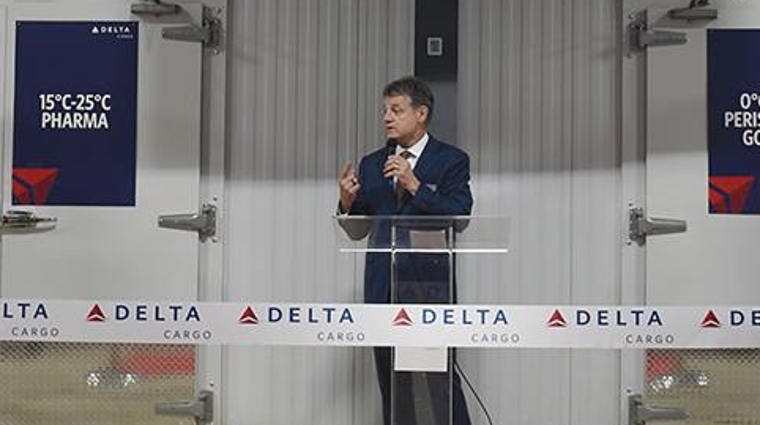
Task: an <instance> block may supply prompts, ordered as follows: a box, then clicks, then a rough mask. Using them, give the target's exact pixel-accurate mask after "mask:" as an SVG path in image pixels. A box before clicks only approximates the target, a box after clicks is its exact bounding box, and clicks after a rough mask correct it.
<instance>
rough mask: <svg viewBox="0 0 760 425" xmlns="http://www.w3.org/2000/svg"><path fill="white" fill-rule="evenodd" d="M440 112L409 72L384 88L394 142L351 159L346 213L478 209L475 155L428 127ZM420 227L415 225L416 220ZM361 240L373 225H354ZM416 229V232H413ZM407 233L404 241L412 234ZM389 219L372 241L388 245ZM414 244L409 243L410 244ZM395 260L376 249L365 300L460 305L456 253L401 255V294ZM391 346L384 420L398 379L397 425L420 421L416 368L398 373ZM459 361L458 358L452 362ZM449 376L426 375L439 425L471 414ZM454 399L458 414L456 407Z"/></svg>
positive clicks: (461, 423)
mask: <svg viewBox="0 0 760 425" xmlns="http://www.w3.org/2000/svg"><path fill="white" fill-rule="evenodd" d="M432 114H433V94H432V92H431V91H430V89H429V88H428V86H427V84H425V83H424V82H423V81H422V80H420V79H418V78H415V77H404V78H401V79H399V80H396V81H393V82H391V83H389V84H388V85H387V86H386V87H385V89H384V90H383V121H384V124H385V131H386V135H387V137H388V143H387V144H386V146H384V147H382V148H380V149H378V150H376V151H374V152H372V153H370V154H369V155H367V156H365V157H364V158H362V160H361V163H360V164H359V170H358V172H357V171H356V170H355V169H354V168H353V166H352V164H351V163H347V164H346V165H345V166H344V167H343V169H342V170H341V172H340V178H339V187H340V206H339V208H340V211H341V213H343V214H351V215H367V216H393V215H405V216H408V215H420V216H425V215H428V216H441V215H469V214H470V212H471V211H472V194H471V192H470V164H469V157H468V156H467V154H466V153H465V152H463V151H462V150H460V149H458V148H456V147H454V146H452V145H449V144H446V143H444V142H442V141H439V140H437V139H435V138H434V137H432V136H430V135H429V134H428V132H427V127H428V124H429V122H430V119H431V118H432ZM411 226H414V225H411ZM346 230H347V232H348V233H349V235H350V236H352V237H354V238H359V237H363V236H365V235H366V233H367V232H368V231H369V229H363V230H359V233H358V234H357V231H356V229H348V228H347V229H346ZM407 230H408V229H407ZM409 234H410V232H409V231H400V232H399V233H398V234H397V238H400V239H404V238H408V237H409ZM389 242H390V229H389V224H388V222H381V223H380V224H377V225H376V226H375V228H374V229H372V231H371V233H370V240H369V244H370V246H387V244H388V243H389ZM407 242H408V241H407ZM390 270H391V258H390V254H387V253H368V254H367V256H366V266H365V270H364V298H365V302H367V303H389V302H390V301H391V299H393V301H395V302H402V303H403V302H406V303H414V302H427V303H450V302H455V298H456V294H455V293H451V291H450V289H449V274H450V273H449V272H450V269H449V263H448V257H447V256H446V255H441V254H420V253H415V254H397V256H396V278H397V279H396V280H397V282H398V287H397V288H396V291H395V292H396V294H393V295H392V294H391V285H390V280H391V275H390V273H391V272H390ZM391 361H392V355H391V350H390V349H389V348H375V364H376V367H377V374H378V380H379V384H380V391H381V393H382V396H383V418H384V420H385V424H386V425H390V421H391V412H390V409H391V398H392V396H391V379H392V376H393V379H395V386H394V388H395V392H396V394H395V396H394V397H393V405H394V406H393V416H394V418H395V419H394V422H395V423H394V424H393V425H396V424H401V423H404V424H405V425H406V424H414V423H416V422H415V413H414V412H415V405H414V397H413V396H412V393H411V391H412V390H411V387H412V383H411V380H412V376H411V374H409V373H396V374H395V376H394V374H392V370H391V369H392V364H391ZM451 364H453V362H452V363H451ZM446 378H447V374H440V373H428V374H426V379H427V385H428V391H429V395H430V399H431V402H432V405H433V414H434V416H435V420H436V423H437V424H447V423H449V419H450V418H451V420H452V423H453V424H454V425H469V424H470V418H469V414H468V412H467V405H466V403H465V400H464V395H463V394H462V390H461V385H460V378H459V375H458V374H457V373H453V378H452V385H451V390H452V391H453V393H450V392H449V385H448V379H446ZM450 394H451V396H452V397H453V399H452V400H453V401H452V404H453V415H450V413H449V410H448V407H449V404H448V400H449V395H450Z"/></svg>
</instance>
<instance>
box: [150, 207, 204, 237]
mask: <svg viewBox="0 0 760 425" xmlns="http://www.w3.org/2000/svg"><path fill="white" fill-rule="evenodd" d="M158 227H162V228H164V229H174V230H185V231H188V232H198V237H199V238H200V240H201V242H205V241H206V239H208V238H212V241H214V242H215V239H214V238H213V237H214V236H215V235H216V207H215V206H214V205H212V204H204V205H203V207H202V208H201V212H200V213H187V214H167V215H161V216H159V217H158Z"/></svg>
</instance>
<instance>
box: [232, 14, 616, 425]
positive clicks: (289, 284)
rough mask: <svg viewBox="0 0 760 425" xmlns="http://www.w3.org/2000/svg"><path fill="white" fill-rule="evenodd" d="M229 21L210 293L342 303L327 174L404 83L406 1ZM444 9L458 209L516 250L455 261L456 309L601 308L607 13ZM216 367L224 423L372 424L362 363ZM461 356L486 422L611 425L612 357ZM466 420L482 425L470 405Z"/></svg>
mask: <svg viewBox="0 0 760 425" xmlns="http://www.w3.org/2000/svg"><path fill="white" fill-rule="evenodd" d="M231 7H232V8H233V11H232V13H231V14H230V16H232V17H233V18H232V20H233V22H232V23H231V31H230V33H229V36H230V43H231V44H230V49H229V55H230V66H229V72H230V80H229V84H230V94H229V110H230V120H229V123H228V129H229V140H230V149H229V158H228V184H227V191H228V192H227V194H226V202H227V205H226V208H227V222H226V234H227V235H228V236H227V240H226V250H227V251H226V255H225V258H226V262H227V264H226V267H225V270H226V280H225V298H226V299H228V300H274V301H287V300H295V301H352V300H359V299H361V290H360V286H361V283H360V282H361V272H362V262H361V259H354V258H351V257H345V256H344V255H345V254H337V242H336V238H335V235H334V233H333V232H334V228H333V225H332V223H331V220H330V215H331V214H332V213H333V212H334V209H335V205H336V199H337V187H336V182H335V179H336V176H337V172H338V169H339V167H340V166H341V165H342V163H343V161H346V160H352V161H354V162H356V160H357V159H358V158H359V157H360V156H361V154H362V153H364V152H366V151H368V150H370V149H372V148H374V147H377V146H379V145H380V144H381V143H383V135H382V131H381V117H380V101H381V97H380V93H379V91H380V89H381V88H382V86H383V85H384V84H385V83H386V82H387V81H389V80H390V79H392V78H394V77H397V76H400V75H404V74H408V73H410V72H411V70H412V58H413V54H412V50H411V49H412V37H413V2H411V1H408V0H393V1H370V0H363V1H356V0H342V1H341V0H318V1H316V0H286V1H283V0H238V1H233V2H232V5H231ZM459 7H460V30H459V31H460V32H459V37H460V46H459V55H460V58H459V87H458V91H457V99H458V105H456V108H457V111H458V112H457V115H458V122H457V137H456V140H452V142H454V143H456V144H457V145H459V146H461V147H463V148H464V149H466V150H467V151H468V152H469V153H470V155H471V160H472V171H473V190H474V194H475V197H476V203H475V213H476V214H484V215H485V214H488V215H494V214H496V215H503V216H507V217H510V218H511V219H512V222H511V244H512V248H513V249H512V252H510V253H509V254H508V255H507V256H506V257H504V258H493V257H490V258H462V259H461V267H460V268H459V269H458V273H459V281H460V294H461V295H460V301H461V302H472V303H474V302H482V303H496V302H499V303H517V304H564V303H581V304H590V303H615V302H617V301H618V299H619V293H620V288H619V281H620V261H619V246H620V244H621V243H622V239H621V234H622V233H621V232H622V229H621V223H619V222H618V220H619V217H620V211H619V207H620V205H621V202H620V198H619V190H620V181H619V172H620V171H619V170H620V159H619V156H620V153H619V148H618V145H619V141H618V134H617V133H618V130H617V120H618V111H617V106H616V105H618V103H619V99H618V96H619V89H618V86H619V82H618V71H619V68H618V67H619V64H618V55H619V53H618V40H619V38H620V37H619V35H618V33H619V31H620V28H619V25H620V24H619V16H620V14H619V11H618V2H617V1H605V2H599V1H593V0H563V1H557V0H468V1H462V2H460V6H459ZM448 106H449V107H451V106H452V105H448ZM225 353H226V354H225V368H226V369H225V370H226V372H227V374H226V379H225V382H224V392H225V396H224V398H223V400H224V403H226V405H225V406H224V408H225V411H226V412H228V413H227V417H226V422H225V423H226V424H229V425H243V424H256V423H266V424H372V423H379V422H378V419H379V405H378V401H379V394H378V392H377V389H376V384H375V381H374V379H375V376H374V370H373V367H372V360H371V355H370V354H369V352H368V350H350V349H326V348H313V349H305V348H298V349H290V348H262V347H256V348H243V347H230V348H226V349H225ZM459 358H460V360H461V363H462V367H463V368H464V370H465V371H466V372H467V374H468V376H469V377H470V378H471V380H472V381H473V383H474V384H475V385H476V387H477V389H478V392H479V393H480V395H481V397H482V398H483V399H484V401H485V402H486V404H487V405H488V407H489V410H490V412H491V414H492V415H493V416H494V420H495V423H518V424H528V423H530V424H546V425H558V424H609V423H617V422H619V420H618V417H617V410H616V409H617V406H618V394H619V382H618V379H617V376H618V374H617V367H618V366H619V365H618V363H619V361H618V354H617V353H615V352H612V351H570V350H462V351H461V354H460V356H459ZM600 371H604V373H602V372H600ZM607 372H609V373H607ZM588 400H594V403H593V404H594V408H593V409H587V407H588ZM470 410H471V413H472V416H473V419H474V422H475V423H477V424H484V423H486V422H485V418H484V417H483V415H482V414H481V413H480V410H479V408H478V407H477V405H476V404H475V402H474V400H473V399H470Z"/></svg>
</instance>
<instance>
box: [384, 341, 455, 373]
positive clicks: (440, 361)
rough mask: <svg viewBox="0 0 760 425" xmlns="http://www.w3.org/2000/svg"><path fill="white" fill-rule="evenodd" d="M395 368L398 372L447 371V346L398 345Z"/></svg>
mask: <svg viewBox="0 0 760 425" xmlns="http://www.w3.org/2000/svg"><path fill="white" fill-rule="evenodd" d="M395 353H396V355H395V356H394V364H393V369H394V370H396V371H397V372H446V371H447V370H448V363H449V362H448V360H449V350H448V349H447V348H446V347H396V350H395Z"/></svg>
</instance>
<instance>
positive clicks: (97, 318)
mask: <svg viewBox="0 0 760 425" xmlns="http://www.w3.org/2000/svg"><path fill="white" fill-rule="evenodd" d="M87 321H88V322H105V321H106V315H105V314H103V310H101V309H100V306H99V305H97V304H95V305H94V306H92V308H91V309H90V312H89V313H87Z"/></svg>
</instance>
